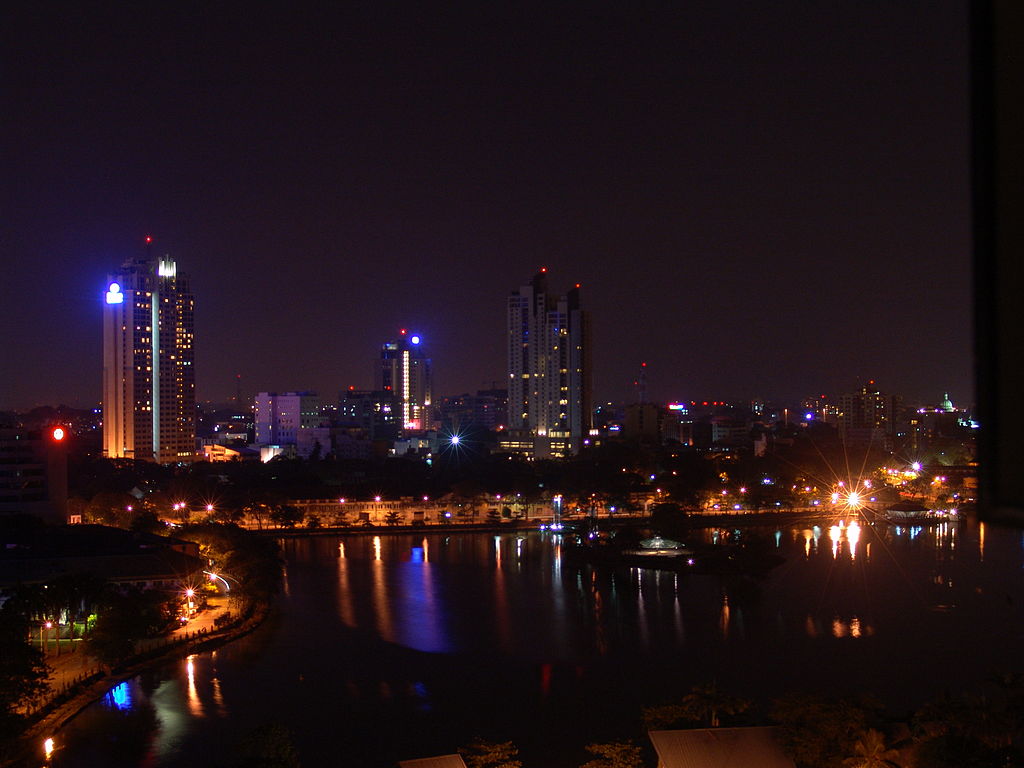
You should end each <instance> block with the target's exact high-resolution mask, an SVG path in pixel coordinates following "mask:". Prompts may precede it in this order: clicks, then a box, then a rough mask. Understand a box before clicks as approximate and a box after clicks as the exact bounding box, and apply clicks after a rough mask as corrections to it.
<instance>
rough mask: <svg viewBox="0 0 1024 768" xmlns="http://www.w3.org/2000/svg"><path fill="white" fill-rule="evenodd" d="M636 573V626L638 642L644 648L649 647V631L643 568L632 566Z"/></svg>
mask: <svg viewBox="0 0 1024 768" xmlns="http://www.w3.org/2000/svg"><path fill="white" fill-rule="evenodd" d="M631 570H632V572H633V573H634V574H636V577H637V578H636V605H637V622H636V623H637V626H638V627H639V628H640V643H641V645H643V647H644V649H648V648H650V647H651V645H650V633H649V632H648V631H647V605H646V600H645V598H644V570H643V569H642V568H632V569H631Z"/></svg>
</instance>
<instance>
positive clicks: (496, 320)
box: [0, 2, 973, 408]
mask: <svg viewBox="0 0 1024 768" xmlns="http://www.w3.org/2000/svg"><path fill="white" fill-rule="evenodd" d="M967 38H968V32H967V11H966V7H965V4H964V3H941V4H928V3H920V2H906V3H873V4H841V5H838V6H835V5H833V6H829V7H817V6H807V5H806V4H799V3H782V4H779V3H772V4H763V5H761V6H751V5H750V4H738V3H714V4H706V5H703V6H700V7H696V6H695V7H671V8H663V9H660V10H654V11H651V10H647V11H644V12H642V13H641V12H637V11H635V10H632V9H627V8H614V7H611V6H608V7H603V8H588V12H587V13H586V14H582V13H580V9H579V7H575V6H566V7H557V6H536V7H526V6H521V5H520V6H515V7H495V6H492V5H490V4H487V5H481V6H471V7H467V8H461V9H459V10H458V11H457V12H449V11H446V10H441V9H437V8H419V9H410V8H408V7H405V6H376V5H373V6H349V5H337V6H329V7H324V8H320V9H317V10H310V9H301V10H295V9H289V10H287V11H285V10H283V9H267V8H258V7H251V8H246V9H245V10H244V13H237V12H235V11H233V10H230V9H228V8H227V7H226V6H186V5H175V6H173V7H166V8H163V9H155V10H153V11H152V12H147V14H145V15H133V14H127V13H125V12H124V11H123V10H122V9H118V10H114V11H110V12H106V11H103V10H101V9H96V8H88V9H87V8H84V7H82V8H72V9H68V10H66V11H65V13H64V14H63V15H56V14H55V13H54V12H53V10H52V9H51V8H31V7H25V8H21V9H19V10H17V11H16V12H14V13H13V14H11V15H10V16H9V18H8V20H7V21H6V22H5V30H4V44H3V46H2V49H3V52H2V54H0V56H2V57H3V70H4V72H5V86H4V90H5V99H4V101H5V105H6V109H5V110H4V121H5V127H6V131H5V137H6V140H5V142H4V144H5V147H6V157H5V160H6V162H5V171H4V174H3V176H4V180H5V183H4V184H3V189H4V193H5V194H4V209H5V211H7V216H6V217H5V226H4V231H3V234H2V235H0V238H2V244H3V245H2V248H3V261H4V277H5V279H4V280H3V281H2V285H3V293H2V295H3V302H2V315H0V316H2V322H0V345H2V348H3V349H4V358H5V361H6V365H5V375H4V376H2V377H0V408H26V407H31V406H33V405H36V404H57V403H62V402H63V403H68V404H71V405H92V404H95V403H96V402H97V401H98V400H99V399H100V381H101V374H100V366H101V338H100V317H101V308H102V307H101V301H102V295H103V291H104V290H105V288H106V277H107V275H108V274H109V273H111V272H113V271H114V270H115V269H116V267H117V266H118V265H119V264H120V263H121V262H122V261H123V260H125V259H128V258H132V257H138V256H142V255H143V254H144V252H145V251H144V244H143V238H144V237H145V236H146V235H152V236H153V237H154V238H155V252H156V253H159V254H163V253H169V254H170V255H171V256H172V258H174V259H175V260H176V261H177V263H178V268H179V269H181V270H182V271H185V272H187V273H189V274H190V275H191V277H192V285H193V290H194V293H195V296H196V320H195V325H196V348H197V349H196V382H197V397H198V398H199V399H201V400H214V401H219V400H226V399H228V398H229V397H231V396H233V395H234V394H235V376H236V374H241V376H242V382H243V388H244V391H245V392H246V393H247V394H252V393H253V392H255V391H259V390H265V389H271V390H285V389H313V390H319V391H320V392H321V393H322V394H323V395H325V396H327V397H331V396H333V395H334V394H335V393H336V392H337V390H338V389H340V388H341V387H345V386H348V385H355V386H357V387H367V386H369V385H370V384H371V383H372V379H371V377H372V362H373V360H374V357H375V355H376V354H377V350H378V347H379V345H380V344H381V343H382V342H383V341H385V340H387V339H389V338H393V337H394V335H395V334H396V332H397V330H398V329H399V328H400V327H406V328H410V329H415V330H416V331H417V332H418V333H420V334H422V336H423V338H424V341H425V343H426V344H428V345H429V349H430V351H431V355H432V357H433V361H434V371H435V377H436V388H437V391H438V392H440V393H458V392H462V391H472V390H475V389H477V388H479V387H482V386H490V385H491V383H492V382H502V381H503V379H504V378H505V377H506V376H507V369H506V346H505V345H506V337H505V329H504V324H505V314H504V313H505V302H506V298H507V296H508V294H509V292H510V291H511V290H514V289H516V288H517V287H519V286H520V285H522V284H524V283H525V282H527V281H528V280H529V278H530V277H531V275H533V274H534V272H535V271H536V270H537V269H538V268H539V267H541V266H546V267H547V268H548V270H549V274H550V279H551V286H552V289H553V290H555V291H564V290H566V289H568V288H569V287H571V286H572V285H574V284H575V283H577V282H579V283H581V284H582V290H581V294H582V301H583V304H584V306H585V307H586V309H587V310H588V311H589V312H590V313H591V316H592V321H593V347H592V349H593V365H594V370H593V379H594V393H595V398H596V399H597V400H599V401H600V400H605V399H615V400H625V399H629V398H630V397H632V389H631V382H632V381H633V379H634V377H635V375H636V372H637V370H638V368H639V365H640V363H641V362H646V363H647V364H648V367H647V371H648V393H649V395H650V397H652V398H654V399H674V398H687V399H688V398H691V397H693V398H709V397H717V398H737V399H740V398H749V397H753V396H759V397H765V398H797V397H800V396H802V395H806V394H810V393H812V392H816V391H820V392H830V393H831V392H839V391H848V390H851V389H854V388H856V387H857V386H858V385H859V384H860V383H861V382H862V381H865V380H867V379H874V380H875V381H877V382H878V385H879V387H880V388H882V389H883V390H884V391H887V392H896V393H900V394H903V395H904V396H905V397H907V398H909V399H915V398H918V399H922V400H925V401H932V402H934V401H937V400H938V399H940V398H941V396H942V393H943V392H947V391H948V392H949V393H950V394H951V397H952V399H953V400H954V401H956V402H957V403H958V404H962V405H968V404H969V403H970V401H971V399H972V397H973V395H972V382H971V308H970V301H971V297H970V210H969V151H968V150H969V146H968V132H969V108H968V84H967V80H968V63H967Z"/></svg>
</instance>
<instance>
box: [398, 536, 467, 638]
mask: <svg viewBox="0 0 1024 768" xmlns="http://www.w3.org/2000/svg"><path fill="white" fill-rule="evenodd" d="M415 549H416V548H413V553H414V556H415ZM420 552H421V553H422V552H423V550H422V549H420ZM394 573H396V575H397V577H398V585H399V586H400V589H399V590H397V591H396V593H395V595H394V597H393V598H392V599H393V600H394V603H393V604H392V605H391V606H389V610H395V611H396V612H397V617H396V618H397V619H398V627H399V632H400V633H401V642H402V644H403V645H406V646H408V647H410V648H415V649H417V650H420V651H428V652H431V653H444V652H448V651H451V650H453V646H452V640H451V638H450V637H449V636H448V633H447V632H446V631H445V620H444V612H445V607H444V602H443V599H442V597H441V590H439V589H438V588H437V587H436V586H435V585H434V583H433V581H434V571H433V570H432V568H431V566H430V563H423V562H422V561H417V560H413V561H412V562H409V563H400V564H398V566H397V569H396V571H395V572H394Z"/></svg>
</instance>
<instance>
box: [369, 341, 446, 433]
mask: <svg viewBox="0 0 1024 768" xmlns="http://www.w3.org/2000/svg"><path fill="white" fill-rule="evenodd" d="M375 380H376V381H375V385H376V388H377V389H378V390H380V391H383V392H389V393H391V394H392V395H393V397H394V402H395V408H396V410H397V412H398V417H399V424H400V425H401V428H402V430H403V432H410V431H411V432H416V431H420V430H425V429H430V428H431V426H432V425H433V424H432V422H433V410H432V409H433V381H432V377H431V371H430V358H428V357H427V352H426V348H425V345H424V343H423V338H422V337H421V336H419V335H418V334H415V333H409V332H408V331H406V329H404V328H403V329H402V330H401V331H400V333H399V338H398V339H397V340H396V341H388V342H385V343H384V344H383V345H382V346H381V349H380V361H379V363H378V365H377V370H376V375H375Z"/></svg>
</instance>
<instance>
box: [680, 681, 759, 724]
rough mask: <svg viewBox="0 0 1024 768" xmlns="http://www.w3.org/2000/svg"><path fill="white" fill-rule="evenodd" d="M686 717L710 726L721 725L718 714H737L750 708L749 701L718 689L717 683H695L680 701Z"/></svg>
mask: <svg viewBox="0 0 1024 768" xmlns="http://www.w3.org/2000/svg"><path fill="white" fill-rule="evenodd" d="M681 704H682V707H683V711H684V712H686V713H687V714H686V716H687V719H689V720H699V721H701V722H703V723H707V724H708V725H710V726H711V727H712V728H717V727H718V726H719V725H721V724H722V723H721V719H720V715H738V714H739V713H740V712H745V711H746V710H748V709H749V708H750V702H749V701H747V700H746V699H741V698H738V697H736V696H730V695H729V694H727V693H723V692H722V691H720V690H718V684H717V683H710V684H708V685H695V686H693V688H691V689H690V692H689V693H688V694H686V695H685V696H683V700H682V702H681Z"/></svg>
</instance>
